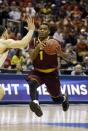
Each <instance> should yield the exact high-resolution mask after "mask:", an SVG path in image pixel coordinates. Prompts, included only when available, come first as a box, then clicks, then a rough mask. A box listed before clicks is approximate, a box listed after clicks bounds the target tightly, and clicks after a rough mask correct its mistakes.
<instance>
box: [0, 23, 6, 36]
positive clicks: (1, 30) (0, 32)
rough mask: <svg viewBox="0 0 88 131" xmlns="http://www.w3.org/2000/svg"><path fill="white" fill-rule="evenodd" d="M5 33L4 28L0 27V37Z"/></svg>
mask: <svg viewBox="0 0 88 131" xmlns="http://www.w3.org/2000/svg"><path fill="white" fill-rule="evenodd" d="M4 31H5V27H4V26H2V25H0V36H2V34H3V33H4Z"/></svg>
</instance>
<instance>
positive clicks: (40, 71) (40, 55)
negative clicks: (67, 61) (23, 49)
mask: <svg viewBox="0 0 88 131" xmlns="http://www.w3.org/2000/svg"><path fill="white" fill-rule="evenodd" d="M38 33H39V35H38V39H37V40H33V41H32V42H31V44H30V51H29V52H30V56H31V60H32V62H33V66H34V69H33V70H32V71H31V72H30V73H29V75H28V78H27V80H28V83H29V87H30V96H31V100H32V101H31V102H30V109H31V110H32V111H33V112H34V113H35V114H36V115H37V116H39V117H40V116H42V115H43V112H42V110H41V108H40V105H39V100H38V92H37V88H38V87H39V86H40V85H42V84H44V83H45V84H46V86H47V90H48V92H49V94H50V96H51V98H52V100H53V101H54V102H56V103H59V102H60V103H62V108H63V110H64V111H67V110H68V108H69V102H68V97H67V94H64V95H63V94H62V93H61V89H60V80H59V76H58V60H57V58H58V55H59V57H62V58H65V55H64V53H63V52H62V51H61V46H60V44H59V43H58V42H57V41H56V40H54V39H50V38H49V28H48V25H47V24H45V23H43V24H42V25H40V28H39V30H38ZM49 42H53V43H58V48H57V53H55V54H53V55H49V54H47V53H46V52H45V50H44V48H45V46H46V44H47V43H49Z"/></svg>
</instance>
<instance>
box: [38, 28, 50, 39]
mask: <svg viewBox="0 0 88 131" xmlns="http://www.w3.org/2000/svg"><path fill="white" fill-rule="evenodd" d="M38 33H39V38H46V37H48V35H49V29H48V26H47V25H41V26H40V28H39V30H38Z"/></svg>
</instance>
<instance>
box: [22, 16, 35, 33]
mask: <svg viewBox="0 0 88 131" xmlns="http://www.w3.org/2000/svg"><path fill="white" fill-rule="evenodd" d="M26 22H27V25H28V27H24V28H26V29H27V30H35V24H34V19H33V18H29V17H27V19H26Z"/></svg>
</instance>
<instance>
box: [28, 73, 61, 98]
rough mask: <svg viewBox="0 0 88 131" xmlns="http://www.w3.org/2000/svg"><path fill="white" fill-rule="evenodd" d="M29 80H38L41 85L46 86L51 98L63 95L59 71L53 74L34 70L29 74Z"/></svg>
mask: <svg viewBox="0 0 88 131" xmlns="http://www.w3.org/2000/svg"><path fill="white" fill-rule="evenodd" d="M28 79H29V80H30V79H34V80H37V81H38V83H39V85H42V84H45V85H46V87H47V91H48V92H49V94H50V95H51V97H58V96H60V95H61V89H60V80H59V76H58V72H57V71H54V72H52V73H41V72H38V71H35V70H33V71H31V72H30V73H29V75H28Z"/></svg>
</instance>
